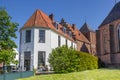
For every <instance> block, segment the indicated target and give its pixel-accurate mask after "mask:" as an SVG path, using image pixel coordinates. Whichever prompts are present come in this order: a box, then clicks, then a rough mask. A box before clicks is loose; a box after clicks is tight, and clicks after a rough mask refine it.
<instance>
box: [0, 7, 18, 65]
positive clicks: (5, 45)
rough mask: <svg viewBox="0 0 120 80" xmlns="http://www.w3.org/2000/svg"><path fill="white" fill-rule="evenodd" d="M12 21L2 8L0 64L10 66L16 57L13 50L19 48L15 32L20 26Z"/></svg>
mask: <svg viewBox="0 0 120 80" xmlns="http://www.w3.org/2000/svg"><path fill="white" fill-rule="evenodd" d="M11 19H12V17H10V16H9V15H8V13H7V11H6V10H5V9H4V8H0V62H4V64H10V62H12V61H13V60H14V58H15V55H16V54H15V53H14V51H13V48H17V45H16V44H15V42H14V41H13V39H14V38H17V36H16V33H15V32H16V31H17V30H18V28H17V26H18V24H17V23H15V22H12V21H11Z"/></svg>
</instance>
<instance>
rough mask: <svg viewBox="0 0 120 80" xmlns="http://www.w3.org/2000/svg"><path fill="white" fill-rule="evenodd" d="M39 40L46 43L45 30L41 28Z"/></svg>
mask: <svg viewBox="0 0 120 80" xmlns="http://www.w3.org/2000/svg"><path fill="white" fill-rule="evenodd" d="M39 42H40V43H45V30H39Z"/></svg>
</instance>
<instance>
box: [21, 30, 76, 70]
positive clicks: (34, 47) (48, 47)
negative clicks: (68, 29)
mask: <svg viewBox="0 0 120 80" xmlns="http://www.w3.org/2000/svg"><path fill="white" fill-rule="evenodd" d="M40 29H41V30H45V43H40V42H39V30H40ZM26 30H29V29H25V30H22V36H21V38H22V41H21V42H22V43H21V44H20V52H21V53H22V58H21V60H22V61H21V63H22V66H24V52H25V51H30V52H31V54H32V55H31V60H33V61H31V70H32V68H33V66H34V68H38V52H39V51H45V52H46V59H45V64H46V65H49V63H48V57H49V54H50V53H51V52H52V49H54V48H56V47H58V35H59V34H57V33H55V32H54V31H52V30H51V29H46V28H34V29H33V28H31V42H30V43H25V31H26ZM59 36H60V37H61V46H62V45H65V44H66V38H65V37H63V36H61V35H59ZM67 43H68V47H70V46H71V41H70V40H67ZM74 45H75V48H76V43H74V42H73V47H74Z"/></svg>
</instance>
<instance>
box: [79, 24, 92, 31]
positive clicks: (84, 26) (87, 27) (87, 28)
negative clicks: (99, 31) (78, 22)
mask: <svg viewBox="0 0 120 80" xmlns="http://www.w3.org/2000/svg"><path fill="white" fill-rule="evenodd" d="M79 31H81V32H94V31H93V30H92V29H91V28H90V26H89V25H88V24H87V23H86V22H85V23H84V24H83V26H82V27H81V28H80V29H79Z"/></svg>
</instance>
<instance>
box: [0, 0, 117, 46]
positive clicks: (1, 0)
mask: <svg viewBox="0 0 120 80" xmlns="http://www.w3.org/2000/svg"><path fill="white" fill-rule="evenodd" d="M117 2H118V0H117ZM114 5H115V0H0V6H3V7H5V8H6V10H7V12H8V13H9V15H10V16H11V17H12V21H14V22H18V23H19V26H18V29H20V28H21V27H22V26H23V25H24V24H25V22H26V21H27V20H28V19H29V17H30V16H31V15H32V14H33V13H34V11H35V10H36V9H40V10H42V11H43V12H45V13H46V14H48V15H49V14H51V13H53V14H54V16H55V20H56V21H58V22H60V20H61V18H64V19H65V21H66V22H68V23H70V24H73V23H74V24H76V26H77V28H78V29H79V28H80V27H81V26H82V25H83V24H84V22H85V19H86V22H87V23H88V24H89V26H90V27H91V28H92V29H93V30H96V29H97V28H98V26H99V25H100V24H101V22H102V21H103V20H104V18H105V17H106V16H107V15H108V13H109V12H110V10H111V9H112V7H113V6H114ZM85 17H86V18H85ZM16 34H17V36H18V38H17V39H15V42H16V44H17V45H18V46H19V31H18V32H17V33H16Z"/></svg>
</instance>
